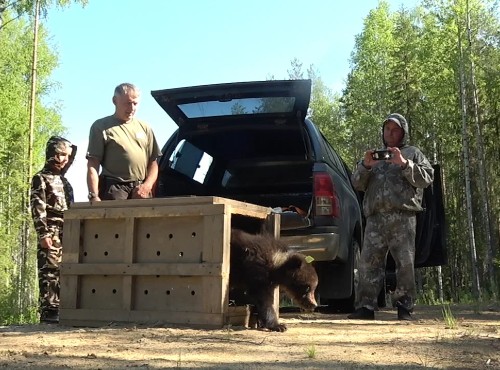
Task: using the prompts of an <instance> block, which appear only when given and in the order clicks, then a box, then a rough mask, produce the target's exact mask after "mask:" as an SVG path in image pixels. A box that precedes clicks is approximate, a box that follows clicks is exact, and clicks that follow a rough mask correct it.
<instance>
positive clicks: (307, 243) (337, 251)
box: [280, 227, 349, 262]
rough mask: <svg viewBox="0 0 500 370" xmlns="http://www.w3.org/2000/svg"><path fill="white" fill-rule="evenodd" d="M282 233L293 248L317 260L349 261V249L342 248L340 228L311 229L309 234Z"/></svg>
mask: <svg viewBox="0 0 500 370" xmlns="http://www.w3.org/2000/svg"><path fill="white" fill-rule="evenodd" d="M287 234H288V235H281V237H280V239H281V240H282V241H283V242H285V243H286V244H287V245H288V246H289V247H290V249H291V250H293V251H296V252H301V253H303V254H306V255H308V256H311V257H313V258H314V260H316V261H333V260H336V261H339V262H347V260H348V256H349V253H348V252H349V251H347V249H346V248H341V245H340V235H339V233H338V228H336V227H335V228H325V229H324V230H311V233H309V234H306V233H304V234H301V235H290V234H289V233H287Z"/></svg>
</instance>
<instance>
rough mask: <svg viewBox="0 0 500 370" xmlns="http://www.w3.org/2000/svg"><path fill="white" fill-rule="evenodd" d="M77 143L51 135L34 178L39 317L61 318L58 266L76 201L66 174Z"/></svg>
mask: <svg viewBox="0 0 500 370" xmlns="http://www.w3.org/2000/svg"><path fill="white" fill-rule="evenodd" d="M75 155H76V146H75V145H72V144H71V143H70V142H69V141H68V140H66V139H64V138H62V137H58V136H52V137H51V138H50V139H49V141H48V142H47V146H46V150H45V157H46V162H45V165H44V167H43V168H42V170H41V171H39V172H38V173H36V174H35V175H34V176H33V179H32V181H31V197H30V198H31V199H30V204H31V215H32V217H33V222H34V224H35V231H36V233H37V237H38V243H37V263H38V285H39V293H40V295H39V296H40V297H39V304H40V321H41V322H47V323H57V322H59V287H60V285H59V266H60V264H61V257H62V244H61V241H62V236H63V235H62V233H63V214H64V211H66V210H67V209H68V207H69V205H70V204H71V203H73V199H74V198H73V188H72V187H71V184H70V183H69V182H68V180H66V178H65V177H64V174H65V173H66V171H67V170H68V168H69V167H70V166H71V164H72V163H73V160H74V158H75Z"/></svg>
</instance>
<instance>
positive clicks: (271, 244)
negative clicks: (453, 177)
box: [229, 229, 318, 332]
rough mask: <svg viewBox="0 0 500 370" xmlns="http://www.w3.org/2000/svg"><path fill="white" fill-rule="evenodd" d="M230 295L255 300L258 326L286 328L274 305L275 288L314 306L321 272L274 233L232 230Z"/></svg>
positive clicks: (303, 304)
mask: <svg viewBox="0 0 500 370" xmlns="http://www.w3.org/2000/svg"><path fill="white" fill-rule="evenodd" d="M229 285H230V299H233V300H235V301H236V304H242V303H244V304H247V303H249V304H252V305H253V306H254V309H255V311H256V313H257V326H258V327H259V328H262V329H268V330H272V331H279V332H283V331H285V330H286V329H287V328H286V325H285V324H280V323H279V322H278V315H277V313H276V311H275V309H274V307H273V302H274V289H275V288H276V286H278V285H279V287H280V288H281V289H283V290H284V291H285V293H286V294H287V295H288V296H289V297H290V298H292V299H293V301H294V302H295V303H297V304H298V305H299V306H300V307H302V308H303V309H306V310H313V309H314V308H315V307H316V306H317V303H316V299H315V298H314V291H315V290H316V287H317V285H318V275H317V274H316V270H315V269H314V267H313V266H312V265H311V264H310V263H307V262H306V259H305V256H304V255H303V254H301V253H298V252H293V251H290V250H289V249H288V247H287V246H286V245H285V244H284V243H283V242H280V241H279V240H276V239H274V238H273V237H272V236H271V235H263V234H258V235H254V234H249V233H246V232H244V231H241V230H238V229H233V230H231V262H230V276H229Z"/></svg>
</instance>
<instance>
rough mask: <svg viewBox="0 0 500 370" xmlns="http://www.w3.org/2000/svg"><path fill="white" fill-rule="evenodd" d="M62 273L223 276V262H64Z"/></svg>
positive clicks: (72, 274) (67, 274) (66, 274)
mask: <svg viewBox="0 0 500 370" xmlns="http://www.w3.org/2000/svg"><path fill="white" fill-rule="evenodd" d="M61 273H62V274H64V275H65V276H74V275H120V276H128V275H133V276H136V275H179V276H222V264H221V263H209V262H204V263H182V264H180V263H133V264H129V263H65V262H64V263H62V265H61Z"/></svg>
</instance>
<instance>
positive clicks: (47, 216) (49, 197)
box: [30, 166, 74, 239]
mask: <svg viewBox="0 0 500 370" xmlns="http://www.w3.org/2000/svg"><path fill="white" fill-rule="evenodd" d="M30 198H31V199H30V204H31V215H32V217H33V222H34V224H35V230H36V233H37V235H38V238H39V239H43V238H46V237H47V236H53V234H54V231H55V230H56V229H59V230H60V229H61V228H62V225H63V214H64V211H66V210H67V209H68V207H69V206H70V204H71V203H73V200H74V197H73V188H72V186H71V184H70V183H69V182H68V180H67V179H66V178H65V177H64V176H63V175H56V174H54V173H53V172H52V171H51V170H50V169H48V168H47V166H45V167H44V168H43V169H42V170H41V171H40V172H38V173H37V174H35V176H33V179H32V181H31V197H30Z"/></svg>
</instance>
